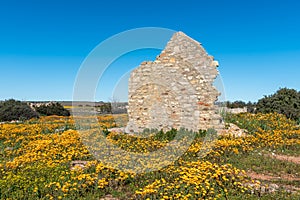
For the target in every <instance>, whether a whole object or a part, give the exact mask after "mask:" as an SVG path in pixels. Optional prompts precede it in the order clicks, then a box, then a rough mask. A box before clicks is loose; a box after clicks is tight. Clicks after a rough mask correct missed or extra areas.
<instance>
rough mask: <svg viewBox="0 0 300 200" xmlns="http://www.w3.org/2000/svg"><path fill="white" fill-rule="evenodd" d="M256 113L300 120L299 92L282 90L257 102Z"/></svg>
mask: <svg viewBox="0 0 300 200" xmlns="http://www.w3.org/2000/svg"><path fill="white" fill-rule="evenodd" d="M256 112H261V113H272V112H277V113H280V114H284V115H285V116H286V117H287V118H290V119H293V120H296V121H299V119H300V92H298V91H296V90H294V89H288V88H282V89H279V90H278V91H277V92H276V93H275V94H272V95H269V96H265V97H264V98H262V99H260V100H258V102H257V105H256Z"/></svg>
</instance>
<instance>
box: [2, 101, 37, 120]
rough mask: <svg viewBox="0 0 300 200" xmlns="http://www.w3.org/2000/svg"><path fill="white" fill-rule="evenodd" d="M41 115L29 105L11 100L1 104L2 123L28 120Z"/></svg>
mask: <svg viewBox="0 0 300 200" xmlns="http://www.w3.org/2000/svg"><path fill="white" fill-rule="evenodd" d="M38 117H39V115H38V113H37V112H35V111H34V110H33V109H32V108H31V107H30V106H29V105H28V104H27V103H24V102H21V101H17V100H14V99H9V100H6V101H3V102H0V121H12V120H27V119H31V118H38Z"/></svg>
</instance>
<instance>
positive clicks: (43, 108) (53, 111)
mask: <svg viewBox="0 0 300 200" xmlns="http://www.w3.org/2000/svg"><path fill="white" fill-rule="evenodd" d="M34 108H35V110H36V111H37V112H38V113H39V114H40V115H43V116H50V115H59V116H70V112H69V111H68V110H67V109H65V108H64V107H63V106H62V105H61V104H60V103H58V102H56V103H54V102H51V103H49V104H43V105H40V106H35V107H34Z"/></svg>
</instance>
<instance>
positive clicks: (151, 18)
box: [0, 0, 300, 101]
mask: <svg viewBox="0 0 300 200" xmlns="http://www.w3.org/2000/svg"><path fill="white" fill-rule="evenodd" d="M299 10H300V1H298V0H293V1H292V0H285V1H277V0H270V1H267V0H251V1H250V0H248V1H246V0H245V1H242V0H238V1H233V0H210V1H209V0H205V1H204V0H194V1H192V0H185V1H182V0H181V1H176V0H172V1H162V0H160V1H157V0H151V1H150V0H149V1H141V0H138V1H130V0H126V1H121V0H120V1H113V0H110V1H107V0H97V1H96V0H95V1H92V0H85V1H83V0H82V1H76V0H72V1H63V0H60V1H58V0H51V1H50V0H43V1H40V0H35V1H32V0H26V1H22V0H19V1H15V0H7V1H0V70H1V75H0V76H1V77H0V99H8V98H16V99H20V100H72V93H73V84H74V81H75V78H76V74H77V72H78V70H79V68H80V65H81V63H82V62H83V60H84V58H85V57H86V56H87V55H88V54H89V52H90V51H91V50H92V49H93V48H95V47H96V45H98V44H99V43H100V42H101V41H103V40H105V39H107V38H108V37H110V36H112V35H114V34H117V33H119V32H122V31H125V30H128V29H133V28H139V27H164V28H170V29H173V30H177V31H183V32H185V33H186V34H187V35H189V36H191V37H192V38H194V39H196V40H198V41H200V42H201V43H202V44H203V46H204V47H205V49H206V50H207V51H208V53H209V54H211V55H213V56H214V57H215V59H216V60H218V61H219V63H220V67H219V71H220V73H221V76H222V78H223V82H224V87H225V91H226V97H227V99H228V100H231V101H232V100H244V101H256V100H257V99H259V98H261V97H263V95H267V94H271V93H274V92H275V91H276V90H277V89H279V88H280V87H289V88H294V89H297V90H300V78H299V75H300V12H299ZM157 53H158V52H157V51H150V50H149V51H143V52H140V53H136V54H134V53H133V54H131V55H129V57H128V60H127V61H126V59H125V60H123V61H124V62H123V63H124V65H127V66H124V67H125V68H126V67H127V69H128V70H129V69H132V68H134V67H136V66H137V65H138V63H139V62H140V61H141V60H144V59H143V58H145V59H146V60H148V59H151V58H152V59H154V58H155V54H157ZM143 56H144V57H143ZM119 63H121V62H119ZM128 65H130V66H128ZM135 65H136V66H135ZM125 71H126V70H125ZM99 93H101V91H100V92H99ZM99 98H102V97H101V95H100V96H99ZM97 100H108V99H105V98H104V99H97Z"/></svg>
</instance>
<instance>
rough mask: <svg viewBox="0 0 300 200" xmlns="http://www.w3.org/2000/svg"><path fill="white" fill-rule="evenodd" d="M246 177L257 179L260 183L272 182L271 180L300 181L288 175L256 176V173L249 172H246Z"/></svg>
mask: <svg viewBox="0 0 300 200" xmlns="http://www.w3.org/2000/svg"><path fill="white" fill-rule="evenodd" d="M247 176H249V177H250V178H252V179H258V180H262V181H272V180H286V181H300V178H298V177H294V176H293V175H289V174H282V175H280V176H273V175H269V174H258V173H256V172H252V171H249V172H247Z"/></svg>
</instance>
